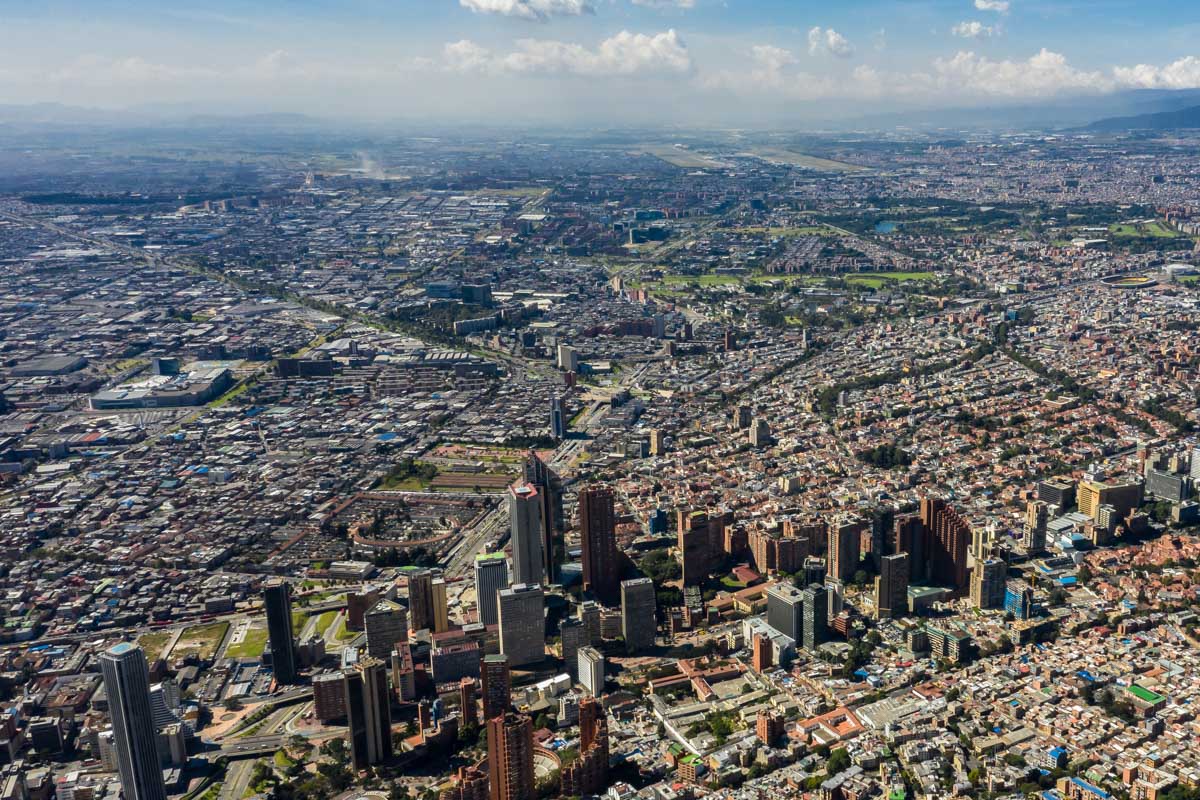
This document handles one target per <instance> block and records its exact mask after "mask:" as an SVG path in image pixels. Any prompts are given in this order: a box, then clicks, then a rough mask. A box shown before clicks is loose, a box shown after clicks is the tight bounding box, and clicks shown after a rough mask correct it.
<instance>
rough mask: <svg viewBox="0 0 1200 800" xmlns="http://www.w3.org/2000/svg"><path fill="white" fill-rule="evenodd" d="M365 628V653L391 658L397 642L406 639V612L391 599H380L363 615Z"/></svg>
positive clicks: (376, 656) (374, 656)
mask: <svg viewBox="0 0 1200 800" xmlns="http://www.w3.org/2000/svg"><path fill="white" fill-rule="evenodd" d="M363 625H364V627H365V628H366V629H367V653H368V654H369V655H370V656H371V657H372V658H382V659H387V658H391V655H392V650H393V649H395V647H396V643H397V642H407V641H408V612H407V611H406V610H405V609H404V606H402V605H400V604H399V603H394V602H392V601H391V600H380V601H379V602H378V603H376V604H375V605H374V606H372V607H371V609H370V610H369V611H367V613H366V614H364V615H363Z"/></svg>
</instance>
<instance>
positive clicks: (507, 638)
mask: <svg viewBox="0 0 1200 800" xmlns="http://www.w3.org/2000/svg"><path fill="white" fill-rule="evenodd" d="M498 597H499V598H500V615H499V616H500V652H501V653H503V654H504V655H506V656H508V664H509V666H511V667H523V666H525V665H527V664H538V663H540V662H541V661H542V659H544V658H545V657H546V614H545V607H544V600H545V598H544V595H543V594H542V587H541V586H537V585H534V584H528V583H517V584H514V585H513V586H510V587H508V588H507V589H501V590H500V592H499V595H498Z"/></svg>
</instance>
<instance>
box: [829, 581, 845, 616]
mask: <svg viewBox="0 0 1200 800" xmlns="http://www.w3.org/2000/svg"><path fill="white" fill-rule="evenodd" d="M845 607H846V584H844V583H843V582H842V581H841V580H839V579H838V578H835V577H833V576H832V575H829V576H826V578H825V608H826V611H827V613H826V614H825V619H827V620H829V621H830V622H832V621H833V620H834V619H835V618H836V617H837V615H838V614H841V613H842V609H843V608H845Z"/></svg>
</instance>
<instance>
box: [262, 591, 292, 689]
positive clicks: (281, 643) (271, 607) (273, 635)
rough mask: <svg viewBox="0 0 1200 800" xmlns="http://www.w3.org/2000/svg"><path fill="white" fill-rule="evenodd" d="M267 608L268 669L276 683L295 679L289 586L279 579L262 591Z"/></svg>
mask: <svg viewBox="0 0 1200 800" xmlns="http://www.w3.org/2000/svg"><path fill="white" fill-rule="evenodd" d="M263 606H264V607H265V608H266V611H267V635H268V636H269V637H270V640H271V669H272V670H274V672H275V682H276V683H279V684H292V683H295V682H296V634H295V632H294V631H293V630H292V586H291V584H289V583H287V582H285V581H280V582H279V583H273V584H271V585H269V586H267V588H266V589H265V590H264V591H263Z"/></svg>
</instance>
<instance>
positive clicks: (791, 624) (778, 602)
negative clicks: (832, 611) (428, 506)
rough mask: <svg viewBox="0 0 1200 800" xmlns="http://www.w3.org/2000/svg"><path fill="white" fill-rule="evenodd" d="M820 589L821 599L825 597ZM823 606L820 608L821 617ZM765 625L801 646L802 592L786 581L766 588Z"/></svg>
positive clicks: (822, 615)
mask: <svg viewBox="0 0 1200 800" xmlns="http://www.w3.org/2000/svg"><path fill="white" fill-rule="evenodd" d="M823 592H824V590H823V589H822V595H821V599H822V600H824V599H825V595H824V593H823ZM824 618H825V608H824V607H822V608H821V619H822V620H823V619H824ZM767 625H769V626H770V627H772V628H774V629H775V630H777V631H779V632H780V633H782V634H783V635H784V636H787V637H789V638H790V639H792V641H794V642H795V643H796V646H797V647H799V646H801V642H802V641H803V639H804V594H803V592H801V591H800V590H799V589H797V588H796V587H795V586H792V585H791V584H788V583H777V584H775V585H774V586H772V587H771V588H769V589H767Z"/></svg>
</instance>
